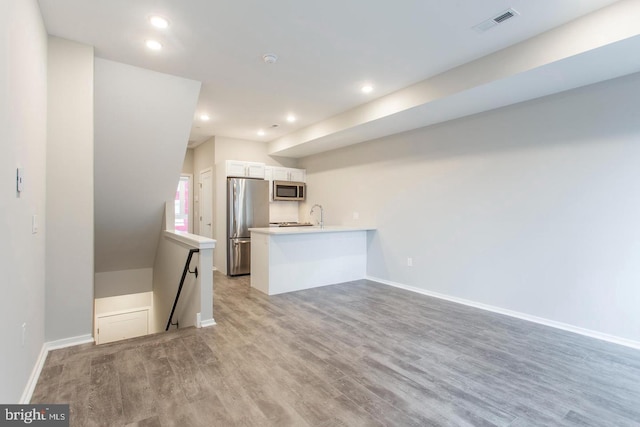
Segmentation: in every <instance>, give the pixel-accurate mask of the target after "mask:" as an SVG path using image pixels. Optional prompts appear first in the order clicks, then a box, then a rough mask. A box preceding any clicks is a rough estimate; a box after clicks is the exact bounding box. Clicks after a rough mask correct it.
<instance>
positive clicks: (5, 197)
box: [0, 0, 47, 403]
mask: <svg viewBox="0 0 640 427" xmlns="http://www.w3.org/2000/svg"><path fill="white" fill-rule="evenodd" d="M46 132H47V34H46V32H45V29H44V26H43V24H42V20H41V18H40V12H39V10H38V5H37V3H36V1H35V0H21V1H1V2H0V148H1V154H0V176H1V177H2V180H1V181H2V185H0V235H1V236H2V237H0V289H1V291H2V298H0V311H1V312H2V324H1V325H0V342H2V350H1V351H0V402H2V403H13V402H18V401H19V400H20V398H21V395H22V393H23V390H24V388H25V385H26V384H27V380H28V378H29V375H30V374H31V372H32V369H33V367H34V365H35V362H36V360H37V358H38V354H39V353H40V350H41V348H42V345H43V343H44V335H45V333H44V330H45V321H44V319H45V307H44V298H45V236H46V215H45V199H46V197H45V188H46V185H45V182H46V181H45V170H46V168H45V161H46V141H47V135H46ZM18 167H21V168H24V172H25V187H24V191H23V192H22V193H20V194H17V193H16V185H15V182H16V168H18ZM32 215H37V216H38V222H39V231H38V233H37V234H32V232H31V218H32ZM23 324H26V333H25V336H24V343H23V341H22V332H23V328H22V325H23Z"/></svg>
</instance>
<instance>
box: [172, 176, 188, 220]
mask: <svg viewBox="0 0 640 427" xmlns="http://www.w3.org/2000/svg"><path fill="white" fill-rule="evenodd" d="M190 186H191V176H189V175H182V176H180V181H179V182H178V189H177V190H176V201H175V205H176V215H175V216H176V219H175V221H176V223H175V225H176V231H186V232H188V233H190V232H191V223H190V221H189V214H190V213H191V209H190V204H191V195H190V194H189V187H190Z"/></svg>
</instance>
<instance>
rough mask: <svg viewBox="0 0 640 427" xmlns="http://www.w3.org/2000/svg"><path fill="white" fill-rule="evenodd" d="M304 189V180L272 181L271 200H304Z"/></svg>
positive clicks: (305, 188) (305, 187)
mask: <svg viewBox="0 0 640 427" xmlns="http://www.w3.org/2000/svg"><path fill="white" fill-rule="evenodd" d="M306 190H307V185H306V184H305V183H304V182H293V181H273V200H294V201H297V200H304V199H305V197H306V194H305V193H306Z"/></svg>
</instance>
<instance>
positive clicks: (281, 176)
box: [271, 167, 306, 182]
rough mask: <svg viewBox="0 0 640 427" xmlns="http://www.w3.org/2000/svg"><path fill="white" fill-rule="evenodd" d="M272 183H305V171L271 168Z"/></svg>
mask: <svg viewBox="0 0 640 427" xmlns="http://www.w3.org/2000/svg"><path fill="white" fill-rule="evenodd" d="M271 169H272V180H273V181H295V182H305V178H306V171H305V170H304V169H295V168H281V167H272V168H271Z"/></svg>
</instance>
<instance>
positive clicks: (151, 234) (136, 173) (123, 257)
mask: <svg viewBox="0 0 640 427" xmlns="http://www.w3.org/2000/svg"><path fill="white" fill-rule="evenodd" d="M199 91H200V82H196V81H194V80H188V79H183V78H180V77H176V76H171V75H168V74H162V73H157V72H154V71H149V70H145V69H142V68H138V67H133V66H130V65H125V64H121V63H118V62H114V61H108V60H105V59H101V58H96V60H95V271H96V272H97V273H101V272H105V271H120V270H129V269H139V268H151V267H153V262H154V259H155V254H156V248H157V246H158V236H159V235H160V230H161V225H162V214H163V212H164V207H165V203H166V202H167V201H169V200H173V199H174V198H175V191H176V187H177V185H178V179H179V177H180V171H181V169H182V163H183V159H184V155H185V152H186V150H187V143H188V139H189V132H190V129H191V123H192V122H193V114H194V111H195V107H196V102H197V100H198V94H199Z"/></svg>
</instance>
